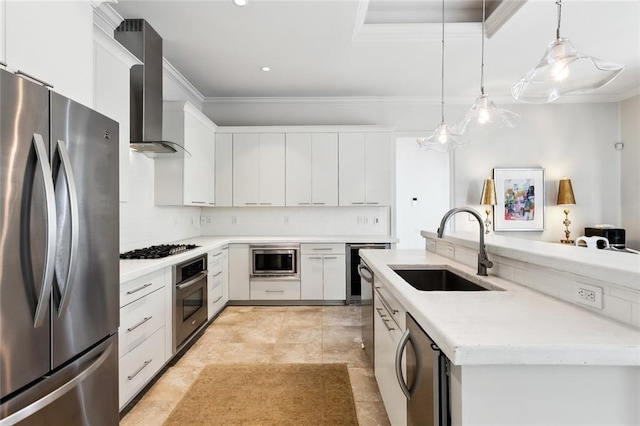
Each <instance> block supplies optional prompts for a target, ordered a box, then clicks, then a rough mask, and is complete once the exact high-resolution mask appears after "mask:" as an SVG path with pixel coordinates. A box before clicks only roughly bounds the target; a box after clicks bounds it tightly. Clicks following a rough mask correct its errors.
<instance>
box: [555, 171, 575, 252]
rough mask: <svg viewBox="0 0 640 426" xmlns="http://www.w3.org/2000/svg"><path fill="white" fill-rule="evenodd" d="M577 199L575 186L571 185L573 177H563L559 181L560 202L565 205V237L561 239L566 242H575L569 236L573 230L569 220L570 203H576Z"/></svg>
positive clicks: (559, 203)
mask: <svg viewBox="0 0 640 426" xmlns="http://www.w3.org/2000/svg"><path fill="white" fill-rule="evenodd" d="M575 203H576V199H575V198H574V196H573V187H572V186H571V179H569V178H562V179H560V182H559V183H558V202H557V204H558V205H559V206H565V209H564V221H563V222H562V223H563V224H564V228H565V229H564V239H562V240H560V242H561V243H564V244H573V240H572V239H570V238H569V235H570V234H571V231H569V225H571V221H570V220H569V207H567V206H569V205H572V204H575Z"/></svg>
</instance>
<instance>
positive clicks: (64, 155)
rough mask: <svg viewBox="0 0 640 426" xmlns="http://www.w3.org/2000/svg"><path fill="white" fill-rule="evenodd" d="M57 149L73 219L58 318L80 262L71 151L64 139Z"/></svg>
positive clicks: (64, 310)
mask: <svg viewBox="0 0 640 426" xmlns="http://www.w3.org/2000/svg"><path fill="white" fill-rule="evenodd" d="M56 149H57V150H58V153H59V154H60V163H61V165H62V170H63V171H64V175H65V178H66V181H67V188H68V190H69V209H70V214H69V216H70V221H71V250H70V252H69V270H68V272H67V279H66V280H65V281H66V282H65V286H64V290H63V289H60V293H61V294H62V297H61V299H60V304H59V305H58V318H60V317H62V316H63V315H64V313H65V312H66V311H67V309H68V307H69V300H70V299H71V290H72V289H73V283H74V281H75V275H76V264H77V262H78V241H79V239H78V230H79V227H78V216H79V215H78V192H77V190H76V181H75V178H74V176H73V170H72V169H71V160H70V159H69V153H68V152H67V148H66V147H65V145H64V141H61V140H59V139H58V142H57V143H56Z"/></svg>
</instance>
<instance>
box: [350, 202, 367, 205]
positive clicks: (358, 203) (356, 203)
mask: <svg viewBox="0 0 640 426" xmlns="http://www.w3.org/2000/svg"><path fill="white" fill-rule="evenodd" d="M351 204H355V205H363V204H364V201H362V202H351Z"/></svg>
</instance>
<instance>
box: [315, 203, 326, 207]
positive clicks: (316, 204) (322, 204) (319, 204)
mask: <svg viewBox="0 0 640 426" xmlns="http://www.w3.org/2000/svg"><path fill="white" fill-rule="evenodd" d="M313 205H314V206H324V203H313Z"/></svg>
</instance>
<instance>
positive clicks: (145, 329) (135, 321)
mask: <svg viewBox="0 0 640 426" xmlns="http://www.w3.org/2000/svg"><path fill="white" fill-rule="evenodd" d="M164 296H165V293H164V289H158V290H156V291H154V292H153V293H151V294H148V295H146V296H145V297H141V298H140V299H138V300H136V301H135V302H132V303H130V304H128V305H127V306H125V307H123V308H121V309H120V330H119V333H118V339H119V340H118V346H119V351H120V356H123V355H125V354H126V353H127V352H129V351H131V350H132V349H133V348H135V347H136V346H138V345H139V344H141V343H142V342H144V341H145V340H146V339H147V338H148V337H149V336H151V335H152V334H153V333H154V332H156V331H157V330H158V329H159V328H160V327H162V326H163V325H164V323H165V318H164V312H165V297H164Z"/></svg>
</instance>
